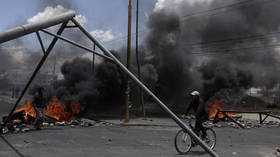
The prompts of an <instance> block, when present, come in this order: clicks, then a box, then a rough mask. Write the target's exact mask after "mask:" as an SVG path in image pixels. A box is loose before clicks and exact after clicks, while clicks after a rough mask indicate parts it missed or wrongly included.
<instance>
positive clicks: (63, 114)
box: [14, 97, 84, 122]
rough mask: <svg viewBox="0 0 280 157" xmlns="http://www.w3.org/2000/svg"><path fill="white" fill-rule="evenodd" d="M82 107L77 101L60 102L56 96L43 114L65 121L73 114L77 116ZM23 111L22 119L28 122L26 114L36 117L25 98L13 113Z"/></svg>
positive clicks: (29, 102)
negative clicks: (23, 103) (23, 102)
mask: <svg viewBox="0 0 280 157" xmlns="http://www.w3.org/2000/svg"><path fill="white" fill-rule="evenodd" d="M83 109H84V108H83V107H81V106H80V105H79V104H78V103H76V102H74V101H72V102H70V103H69V104H66V103H61V102H60V101H59V100H58V99H57V98H56V97H53V99H52V102H51V103H50V104H49V105H47V107H46V108H45V115H46V116H48V117H52V118H54V119H56V120H57V121H60V122H66V121H68V120H69V119H70V118H71V117H73V116H78V115H79V114H80V112H81V111H82V110H83ZM21 111H24V120H25V122H28V115H29V116H32V117H36V112H35V109H34V107H33V106H32V104H31V101H30V100H27V101H26V103H25V105H23V106H22V107H20V108H18V109H16V110H15V111H14V113H17V112H21Z"/></svg>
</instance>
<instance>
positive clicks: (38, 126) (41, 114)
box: [34, 107, 44, 130]
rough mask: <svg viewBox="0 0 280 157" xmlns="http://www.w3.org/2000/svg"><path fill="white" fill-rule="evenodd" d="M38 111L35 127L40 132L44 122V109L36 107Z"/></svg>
mask: <svg viewBox="0 0 280 157" xmlns="http://www.w3.org/2000/svg"><path fill="white" fill-rule="evenodd" d="M34 108H35V111H36V119H35V122H34V127H35V128H36V129H37V130H39V129H41V125H42V123H43V121H44V108H41V107H34Z"/></svg>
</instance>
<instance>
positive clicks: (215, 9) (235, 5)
mask: <svg viewBox="0 0 280 157" xmlns="http://www.w3.org/2000/svg"><path fill="white" fill-rule="evenodd" d="M252 1H254V2H256V1H263V2H260V3H268V2H274V1H276V0H247V1H242V2H238V3H233V4H230V5H227V6H222V7H218V8H213V9H209V10H205V11H201V12H197V13H192V14H188V15H184V16H182V17H181V18H182V19H181V20H180V21H182V22H185V21H189V20H191V19H193V18H194V17H196V16H198V15H204V13H210V12H214V11H217V10H221V11H220V12H217V13H213V14H208V15H207V14H206V15H205V16H214V15H218V14H221V13H223V12H227V11H231V10H232V9H236V8H234V7H237V6H242V7H250V6H252V5H255V4H256V3H253V2H252ZM246 3H248V4H250V3H251V5H249V6H246V5H247V4H246ZM241 4H245V5H241ZM225 8H230V9H227V10H224V9H225Z"/></svg>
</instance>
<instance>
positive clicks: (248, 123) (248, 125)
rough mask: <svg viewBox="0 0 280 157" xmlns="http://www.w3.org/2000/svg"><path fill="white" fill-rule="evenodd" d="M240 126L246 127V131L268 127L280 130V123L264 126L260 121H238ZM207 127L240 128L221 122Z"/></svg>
mask: <svg viewBox="0 0 280 157" xmlns="http://www.w3.org/2000/svg"><path fill="white" fill-rule="evenodd" d="M237 122H238V123H239V124H241V125H242V126H244V128H245V129H251V128H260V127H267V128H272V127H274V128H275V127H277V128H280V122H277V121H264V122H263V123H262V124H260V123H259V121H258V120H251V119H239V120H237ZM206 125H207V126H209V127H217V128H222V127H227V126H228V127H232V128H240V126H238V125H237V124H236V123H234V122H230V121H224V122H219V123H213V122H212V121H209V122H206Z"/></svg>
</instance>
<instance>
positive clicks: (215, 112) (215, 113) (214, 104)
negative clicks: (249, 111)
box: [208, 99, 241, 121]
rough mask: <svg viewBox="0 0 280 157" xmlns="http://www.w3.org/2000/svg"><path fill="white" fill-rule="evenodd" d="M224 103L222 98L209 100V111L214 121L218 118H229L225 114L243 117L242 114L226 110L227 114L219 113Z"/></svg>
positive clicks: (232, 116) (236, 117)
mask: <svg viewBox="0 0 280 157" xmlns="http://www.w3.org/2000/svg"><path fill="white" fill-rule="evenodd" d="M223 106H224V103H223V101H222V100H219V99H213V100H212V101H210V102H208V111H209V118H212V119H214V121H218V120H229V119H228V118H227V117H226V116H225V114H226V115H227V116H229V117H231V118H235V119H238V118H241V116H240V115H235V114H232V113H230V112H226V113H225V114H222V113H219V110H222V109H223Z"/></svg>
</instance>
